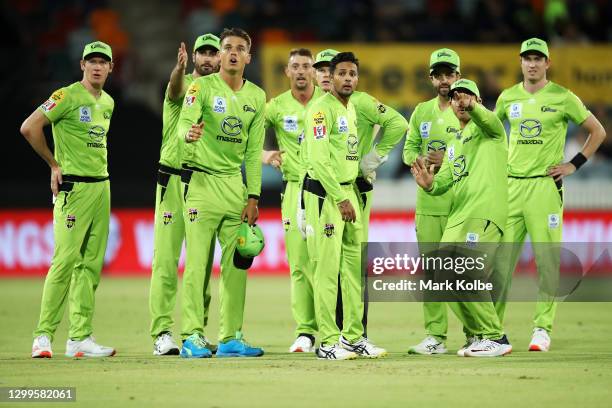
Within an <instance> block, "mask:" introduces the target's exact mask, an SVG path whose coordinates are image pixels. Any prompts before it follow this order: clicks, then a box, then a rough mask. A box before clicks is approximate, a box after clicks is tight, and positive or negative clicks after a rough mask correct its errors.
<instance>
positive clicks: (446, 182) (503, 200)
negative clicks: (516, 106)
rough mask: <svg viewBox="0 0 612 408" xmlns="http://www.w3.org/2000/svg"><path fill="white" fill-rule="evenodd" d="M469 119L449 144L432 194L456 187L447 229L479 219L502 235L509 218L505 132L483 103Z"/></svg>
mask: <svg viewBox="0 0 612 408" xmlns="http://www.w3.org/2000/svg"><path fill="white" fill-rule="evenodd" d="M470 116H471V120H470V121H469V122H468V124H467V125H466V126H465V128H463V131H462V132H460V133H458V134H457V135H458V136H457V137H455V138H453V139H452V140H451V141H449V142H448V146H447V150H446V152H447V157H446V158H445V160H444V163H443V164H442V168H441V169H440V171H439V172H438V174H436V176H435V178H434V185H433V187H432V190H430V191H429V194H432V195H440V194H443V193H444V192H446V191H447V190H449V189H450V188H451V187H453V190H454V193H455V194H454V197H453V202H452V206H451V211H450V214H449V216H448V222H447V223H446V227H447V228H449V227H453V226H455V225H458V224H460V223H462V222H463V221H465V220H466V219H468V218H480V219H485V220H489V221H492V222H494V223H495V225H497V226H498V227H499V229H501V230H502V232H503V231H504V228H505V226H506V218H507V217H508V172H507V163H508V147H507V146H506V132H505V130H504V125H503V124H502V123H501V121H500V120H499V119H498V118H497V116H496V115H495V114H494V113H493V112H491V111H489V110H488V109H486V108H485V107H483V106H482V105H480V104H476V106H475V107H474V109H473V110H472V111H471V112H470Z"/></svg>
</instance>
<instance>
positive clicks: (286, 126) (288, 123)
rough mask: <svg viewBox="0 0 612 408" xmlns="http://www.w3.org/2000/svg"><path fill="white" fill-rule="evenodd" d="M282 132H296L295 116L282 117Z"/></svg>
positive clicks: (296, 121)
mask: <svg viewBox="0 0 612 408" xmlns="http://www.w3.org/2000/svg"><path fill="white" fill-rule="evenodd" d="M283 130H284V131H285V132H296V131H297V130H298V119H297V116H284V117H283Z"/></svg>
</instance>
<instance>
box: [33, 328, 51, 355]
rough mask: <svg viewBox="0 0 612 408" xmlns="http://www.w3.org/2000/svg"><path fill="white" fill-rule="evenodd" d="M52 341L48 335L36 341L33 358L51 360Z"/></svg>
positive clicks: (37, 338)
mask: <svg viewBox="0 0 612 408" xmlns="http://www.w3.org/2000/svg"><path fill="white" fill-rule="evenodd" d="M52 356H53V351H51V340H49V336H47V335H46V334H42V335H40V336H38V337H36V338H35V339H34V343H32V358H51V357H52Z"/></svg>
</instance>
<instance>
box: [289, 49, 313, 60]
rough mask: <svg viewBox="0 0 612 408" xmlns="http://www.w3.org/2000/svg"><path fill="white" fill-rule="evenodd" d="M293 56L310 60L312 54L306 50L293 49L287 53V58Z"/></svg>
mask: <svg viewBox="0 0 612 408" xmlns="http://www.w3.org/2000/svg"><path fill="white" fill-rule="evenodd" d="M294 55H300V56H302V57H310V58H311V59H312V52H311V51H310V50H309V49H308V48H294V49H292V50H291V51H289V58H291V57H293V56H294Z"/></svg>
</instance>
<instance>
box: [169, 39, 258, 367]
mask: <svg viewBox="0 0 612 408" xmlns="http://www.w3.org/2000/svg"><path fill="white" fill-rule="evenodd" d="M220 39H221V51H220V59H221V68H220V71H219V73H218V74H211V75H208V76H205V77H201V78H198V79H196V80H194V81H193V83H192V84H191V86H190V87H189V89H188V90H187V94H186V95H185V100H184V103H183V108H182V111H181V116H180V118H179V125H178V128H179V131H178V133H177V137H180V138H183V140H184V141H185V142H186V143H187V145H186V146H185V148H184V149H185V150H184V153H183V157H182V160H183V169H184V171H183V174H182V176H181V177H182V180H183V182H184V193H183V196H184V197H185V205H184V208H185V213H184V214H183V216H184V220H185V235H186V240H187V259H186V265H185V273H184V275H183V291H182V299H183V301H182V333H181V334H182V337H183V348H182V349H181V356H182V357H199V358H202V357H210V356H211V352H210V350H209V349H208V347H207V344H206V343H205V342H204V340H203V336H204V327H203V320H204V305H203V304H202V297H203V295H204V292H205V290H206V289H205V288H204V286H205V276H206V266H207V265H208V262H209V258H210V257H213V255H214V254H213V252H212V251H211V245H210V242H211V240H212V238H213V237H214V236H215V234H216V235H217V236H218V237H219V241H220V243H221V250H222V256H221V278H220V283H219V292H220V293H219V300H220V305H221V306H220V314H221V316H220V327H219V341H220V344H219V347H218V350H217V357H234V356H236V357H240V356H243V357H256V356H261V355H263V350H262V349H260V348H257V347H251V346H249V345H248V344H247V343H246V342H245V341H244V339H243V337H242V323H243V315H244V302H245V295H246V272H247V271H246V269H248V268H249V267H250V266H251V263H252V258H251V259H245V258H243V257H241V256H240V254H239V253H238V252H237V251H235V248H236V244H237V238H238V229H239V227H240V225H241V223H242V222H243V220H247V221H248V224H249V225H253V224H255V221H256V220H257V217H258V209H257V203H258V201H259V194H260V191H261V156H262V150H263V142H264V115H265V104H266V94H265V92H264V91H263V90H262V89H261V88H259V87H257V86H256V85H254V84H253V83H252V82H249V81H247V80H246V79H244V78H243V74H244V68H245V65H246V64H248V63H249V62H250V60H251V55H250V53H249V50H250V48H251V39H250V37H249V35H248V34H247V33H246V32H245V31H243V30H241V29H238V28H233V29H229V30H228V29H226V30H224V31H223V33H221V36H220ZM243 162H244V163H245V171H246V186H245V185H244V184H243V182H242V174H241V165H242V163H243Z"/></svg>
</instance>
